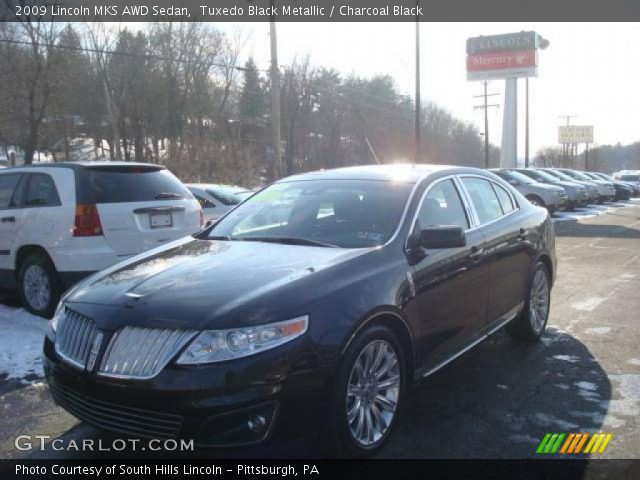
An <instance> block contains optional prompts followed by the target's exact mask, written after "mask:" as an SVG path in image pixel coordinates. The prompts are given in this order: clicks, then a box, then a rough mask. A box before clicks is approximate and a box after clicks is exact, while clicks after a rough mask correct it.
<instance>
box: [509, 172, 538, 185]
mask: <svg viewBox="0 0 640 480" xmlns="http://www.w3.org/2000/svg"><path fill="white" fill-rule="evenodd" d="M506 173H507V175H508V176H509V177H510V178H512V179H514V180H518V181H519V182H520V183H524V184H531V183H536V182H535V180H532V179H531V178H529V177H527V176H526V175H523V174H522V173H520V172H516V171H514V170H509V171H507V172H506Z"/></svg>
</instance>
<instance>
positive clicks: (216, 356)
mask: <svg viewBox="0 0 640 480" xmlns="http://www.w3.org/2000/svg"><path fill="white" fill-rule="evenodd" d="M308 326H309V317H308V316H307V315H305V316H304V317H298V318H294V319H293V320H286V321H284V322H277V323H270V324H268V325H260V326H257V327H247V328H237V329H231V330H205V331H203V332H201V333H200V334H199V335H198V336H197V337H196V338H195V339H193V341H192V342H191V344H189V346H188V347H187V349H186V350H185V351H184V352H183V353H182V355H180V358H178V362H177V363H178V364H179V365H195V364H199V363H215V362H223V361H225V360H232V359H234V358H241V357H248V356H249V355H254V354H256V353H260V352H264V351H265V350H270V349H272V348H275V347H279V346H280V345H282V344H284V343H287V342H290V341H291V340H293V339H295V338H298V337H299V336H301V335H304V334H305V332H306V331H307V327H308Z"/></svg>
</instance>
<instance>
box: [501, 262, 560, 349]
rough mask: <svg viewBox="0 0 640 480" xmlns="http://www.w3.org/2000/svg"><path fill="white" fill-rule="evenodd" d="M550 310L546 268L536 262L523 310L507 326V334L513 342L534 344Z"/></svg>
mask: <svg viewBox="0 0 640 480" xmlns="http://www.w3.org/2000/svg"><path fill="white" fill-rule="evenodd" d="M550 310H551V280H550V275H549V271H548V270H547V267H546V266H545V265H544V264H543V263H542V262H538V263H537V264H536V266H535V268H534V269H533V272H532V273H531V278H530V280H529V290H528V292H527V298H526V300H525V304H524V309H523V310H522V312H521V313H520V315H518V316H517V317H516V318H515V319H513V320H512V321H511V322H510V323H509V325H507V333H508V334H509V335H510V336H511V338H513V339H515V340H522V341H527V342H535V341H536V340H538V339H539V338H540V337H541V336H542V334H543V333H544V330H545V328H546V326H547V320H548V319H549V311H550Z"/></svg>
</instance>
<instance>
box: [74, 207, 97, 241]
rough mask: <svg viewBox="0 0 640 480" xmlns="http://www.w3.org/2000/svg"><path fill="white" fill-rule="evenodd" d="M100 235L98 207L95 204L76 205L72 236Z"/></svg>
mask: <svg viewBox="0 0 640 480" xmlns="http://www.w3.org/2000/svg"><path fill="white" fill-rule="evenodd" d="M98 235H102V224H101V223H100V215H98V207H96V206H95V205H76V221H75V223H74V225H73V236H74V237H95V236H98Z"/></svg>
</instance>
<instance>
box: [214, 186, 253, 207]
mask: <svg viewBox="0 0 640 480" xmlns="http://www.w3.org/2000/svg"><path fill="white" fill-rule="evenodd" d="M207 193H208V194H209V195H211V196H212V197H213V198H215V199H216V200H219V201H220V203H222V204H224V205H237V204H239V203H240V202H241V201H242V200H244V199H245V198H247V197H246V195H243V194H245V193H246V191H245V190H240V189H231V188H207Z"/></svg>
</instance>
